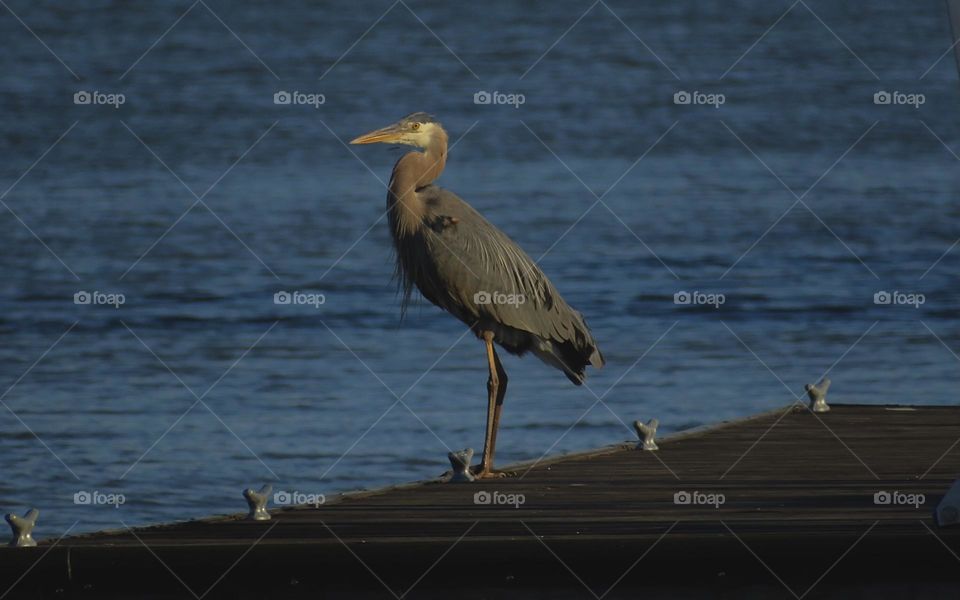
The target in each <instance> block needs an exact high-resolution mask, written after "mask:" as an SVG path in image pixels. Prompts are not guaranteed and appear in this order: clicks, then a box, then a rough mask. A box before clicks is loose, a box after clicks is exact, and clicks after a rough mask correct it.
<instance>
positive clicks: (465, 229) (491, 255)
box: [418, 186, 595, 356]
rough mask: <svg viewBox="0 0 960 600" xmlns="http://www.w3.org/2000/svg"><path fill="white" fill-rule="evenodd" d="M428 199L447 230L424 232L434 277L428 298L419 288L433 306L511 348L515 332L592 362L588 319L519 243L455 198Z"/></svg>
mask: <svg viewBox="0 0 960 600" xmlns="http://www.w3.org/2000/svg"><path fill="white" fill-rule="evenodd" d="M431 187H432V186H431ZM426 197H427V204H428V207H429V211H430V217H429V218H430V219H433V220H439V221H440V223H441V224H442V226H440V227H427V228H425V233H424V236H425V239H424V241H425V242H426V246H427V248H428V253H429V255H430V258H431V262H432V264H433V269H431V270H432V271H433V272H434V273H433V274H434V275H435V281H434V282H432V284H428V285H430V287H431V289H430V290H429V291H428V290H424V289H423V287H421V291H422V292H424V295H425V296H427V297H428V299H430V300H431V301H433V302H434V303H435V304H438V305H439V306H441V307H442V308H444V309H446V310H448V311H450V312H451V313H453V314H454V315H456V316H457V317H459V318H460V319H461V320H463V321H464V322H467V323H479V325H480V327H486V328H490V329H492V330H494V331H495V333H497V334H498V336H497V337H498V341H500V342H501V344H504V345H505V346H509V345H511V344H519V342H520V340H515V339H513V338H514V337H515V336H514V335H511V334H512V333H515V332H525V333H529V334H533V335H535V336H537V337H539V338H541V339H543V340H552V341H554V342H558V343H564V342H569V343H572V344H573V346H574V347H575V348H576V349H577V350H578V351H579V352H587V355H588V356H589V355H590V353H591V352H592V351H593V350H595V343H594V341H593V339H592V337H591V335H590V331H589V329H588V328H587V326H586V324H585V323H584V321H583V317H582V316H581V315H580V313H578V312H577V311H575V310H573V309H572V308H571V307H570V306H569V305H568V304H567V303H566V302H565V301H564V300H563V298H562V297H561V296H560V294H559V293H558V292H557V290H556V288H555V287H554V286H553V284H552V283H551V282H550V280H549V279H547V276H546V275H544V274H543V271H541V270H540V267H539V266H537V264H536V263H535V262H534V261H533V259H531V258H530V257H529V256H528V255H527V254H526V253H525V252H524V251H523V250H522V249H521V248H520V247H519V246H518V245H517V244H516V243H515V242H514V241H513V240H511V239H510V238H509V237H507V235H506V234H505V233H503V232H502V231H500V230H499V229H497V228H496V227H494V226H493V225H492V224H491V223H490V222H489V221H487V220H486V219H485V218H484V217H483V216H482V215H481V214H480V213H478V212H477V211H476V210H474V209H473V207H471V206H470V205H469V204H467V203H466V202H464V201H463V200H461V199H460V198H458V197H457V196H456V195H455V194H453V193H451V192H448V191H446V190H442V189H440V188H433V190H432V193H430V194H427V195H426ZM418 287H420V284H419V282H418ZM510 330H515V332H511V331H510ZM518 349H519V350H521V351H523V350H526V349H532V348H518Z"/></svg>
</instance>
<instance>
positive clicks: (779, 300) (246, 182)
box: [0, 0, 960, 537]
mask: <svg viewBox="0 0 960 600" xmlns="http://www.w3.org/2000/svg"><path fill="white" fill-rule="evenodd" d="M8 4H9V7H10V9H11V11H13V12H15V13H16V15H17V16H18V17H19V19H22V23H21V22H20V21H19V20H18V19H17V18H15V17H14V16H13V15H12V14H11V13H10V12H5V13H3V14H0V33H2V38H3V39H4V52H3V54H2V55H0V67H2V68H0V91H2V94H0V107H2V114H3V119H2V122H0V123H2V124H0V149H2V152H3V157H4V160H3V161H2V162H0V194H2V196H0V199H2V201H3V203H4V204H5V207H0V232H2V235H0V265H2V269H3V274H4V277H3V278H2V281H0V332H2V341H3V343H2V344H0V393H3V396H2V400H3V403H4V404H5V406H6V409H7V410H6V411H3V414H4V415H5V416H6V418H5V419H3V421H0V430H2V434H0V451H2V454H3V456H4V458H5V461H4V468H5V472H4V477H3V478H2V481H0V507H2V508H3V509H5V510H16V511H19V512H22V511H23V510H25V509H26V508H27V507H29V506H38V507H40V508H41V510H42V512H43V515H42V519H41V523H42V524H41V527H40V529H38V533H39V534H40V536H42V537H49V536H56V535H59V534H61V533H62V532H64V531H65V530H67V528H69V527H70V526H71V524H74V523H75V522H76V524H75V526H74V531H78V530H93V529H97V528H102V527H116V526H120V523H121V521H122V522H124V523H126V524H130V525H132V524H142V523H149V522H157V521H163V520H169V519H177V518H185V517H194V516H201V515H205V514H210V513H216V512H233V511H237V510H240V509H241V508H242V500H241V498H240V495H239V492H240V490H241V489H242V488H243V487H246V486H249V485H253V484H259V483H261V482H266V481H271V482H273V483H274V486H275V488H276V489H285V490H299V491H303V492H306V493H326V494H331V493H334V492H337V491H344V490H351V489H357V488H364V487H372V486H380V485H384V484H387V483H392V482H399V481H405V480H411V479H420V478H427V477H432V476H436V475H437V474H439V473H440V472H442V471H443V470H444V469H445V468H446V466H447V465H446V463H447V461H446V458H445V454H446V452H447V450H448V448H452V449H457V448H462V447H466V446H472V447H474V448H478V449H479V448H480V447H481V446H482V441H483V440H482V437H483V424H484V418H485V417H484V412H485V408H486V407H485V403H486V399H485V381H486V371H485V359H484V355H483V352H482V346H481V345H480V344H479V343H478V342H477V341H476V340H475V339H473V337H472V336H470V335H466V336H464V335H463V334H464V329H465V328H464V326H462V325H461V324H460V323H459V322H457V321H455V320H454V319H452V318H451V317H449V316H447V315H445V314H443V313H441V312H440V311H439V310H437V309H435V308H434V307H432V306H430V305H428V304H422V303H421V304H420V305H415V306H414V307H412V308H411V310H410V311H409V313H408V315H407V318H406V319H405V320H403V321H401V319H400V316H399V308H398V301H397V298H396V296H395V284H394V282H392V281H391V276H392V262H391V261H392V257H391V248H390V243H389V236H388V232H387V228H386V223H385V220H384V219H382V218H381V217H382V211H383V208H384V195H385V191H384V187H383V184H384V182H386V181H387V178H388V177H389V173H390V169H391V167H392V165H393V162H394V161H395V160H396V158H397V157H398V156H399V155H400V151H399V150H397V149H392V150H391V149H389V148H388V147H385V146H365V147H347V146H345V145H344V141H345V140H348V139H350V138H352V137H353V136H355V135H358V134H360V133H363V132H365V131H367V130H369V129H373V128H375V127H380V126H382V125H386V124H387V123H390V122H392V121H394V120H396V119H397V118H399V117H401V116H403V115H405V114H407V113H410V112H413V111H417V110H424V111H429V112H431V113H433V114H435V115H436V116H437V117H438V118H439V119H441V120H442V121H443V123H444V125H445V126H446V128H447V129H448V131H449V132H450V136H451V140H452V141H453V140H455V141H456V145H455V147H454V148H453V149H452V151H451V153H450V160H449V162H448V164H447V170H446V172H445V173H444V175H443V177H442V179H441V180H440V183H441V184H442V185H444V186H446V187H448V188H450V189H452V190H454V191H456V192H457V193H458V194H459V195H461V196H462V197H464V198H465V199H467V200H468V201H470V202H471V203H472V204H473V205H474V206H475V207H477V208H478V209H479V210H481V211H482V212H483V213H484V214H485V215H486V216H487V217H488V218H489V219H490V220H491V221H492V222H493V223H495V224H497V225H498V226H500V227H501V228H502V229H504V230H505V231H506V232H507V233H508V234H509V235H511V236H512V237H513V238H514V239H516V240H517V241H518V242H519V243H520V244H521V245H522V246H523V247H524V248H525V249H526V250H527V252H528V253H529V254H530V255H531V256H533V257H534V258H540V259H541V260H540V263H541V265H542V267H543V269H544V271H545V272H546V273H547V274H548V275H549V276H550V277H551V279H552V280H553V281H554V283H555V284H556V286H557V287H558V288H559V290H560V291H561V292H562V293H563V294H564V296H565V297H566V299H567V300H568V302H569V303H570V304H572V305H573V306H575V307H577V308H578V309H579V310H580V311H581V312H582V313H583V314H584V315H585V317H586V319H587V321H588V322H589V324H590V326H591V328H592V330H593V332H594V334H595V337H596V338H597V340H598V341H599V343H600V345H601V348H602V350H603V352H604V354H605V355H606V358H607V361H608V364H607V367H606V368H605V369H603V370H602V371H599V372H594V373H591V377H590V379H589V380H588V382H587V383H588V386H589V389H587V388H585V387H584V388H576V387H574V386H572V385H570V383H569V382H568V381H567V380H566V378H565V377H563V376H562V374H560V373H559V372H557V371H554V370H552V369H550V368H548V367H546V366H545V365H543V364H541V363H540V362H539V361H536V360H534V359H532V358H525V359H517V358H515V357H507V358H505V365H506V368H507V370H508V372H509V373H510V376H511V379H510V393H509V395H508V398H507V404H506V408H505V412H504V421H503V427H502V430H501V436H500V441H499V443H498V449H499V453H498V459H499V462H500V464H506V463H509V462H514V461H520V460H533V459H536V458H538V457H540V456H541V455H543V454H544V453H548V452H549V453H560V452H567V451H572V450H577V449H585V448H590V447H593V446H597V445H602V444H608V443H612V442H615V441H619V440H622V439H627V438H630V437H632V436H633V433H632V431H631V430H630V429H629V428H628V427H627V426H626V425H625V424H627V425H628V424H629V423H630V422H631V421H633V420H634V419H637V418H644V419H646V418H649V417H651V416H656V417H658V418H659V419H660V421H661V423H662V426H661V430H662V431H665V432H671V431H677V430H681V429H686V428H690V427H693V426H697V425H703V424H708V423H713V422H716V421H719V420H721V419H729V418H733V417H738V416H744V415H748V414H751V413H755V412H758V411H762V410H768V409H772V408H775V407H778V406H784V405H786V403H788V402H790V401H792V400H794V394H802V393H803V385H804V384H805V383H807V382H809V381H811V380H814V379H816V378H817V377H819V376H820V375H821V374H822V373H824V372H826V371H828V370H829V371H830V377H831V378H832V379H833V381H834V385H833V389H832V390H831V398H832V400H833V401H836V402H840V401H843V402H862V403H885V402H903V403H934V404H936V403H951V402H955V401H956V399H955V395H956V389H957V384H958V383H960V382H958V364H957V358H956V356H954V355H953V353H954V352H960V330H958V321H957V319H956V306H957V301H958V292H960V288H958V285H957V270H958V267H960V249H953V244H954V243H955V242H956V240H957V238H958V237H960V218H958V217H960V214H958V212H960V210H958V205H957V192H958V184H960V170H958V161H957V157H956V156H955V155H954V154H953V153H954V152H960V126H958V119H957V114H958V112H957V111H958V100H960V98H958V85H957V70H956V63H955V62H954V59H953V56H952V55H951V54H945V52H946V51H947V49H948V48H949V46H950V44H951V42H952V40H951V38H950V32H949V28H948V22H947V19H946V15H945V9H944V6H943V3H942V2H933V1H930V2H919V3H913V4H909V6H908V5H907V4H906V3H897V2H875V3H870V4H868V5H864V4H862V3H836V2H827V1H825V0H808V2H807V6H808V7H809V8H807V7H805V6H804V5H803V4H802V3H801V4H795V5H793V8H792V9H791V10H790V11H789V13H788V14H786V16H784V17H783V18H782V20H781V21H780V22H779V23H778V24H777V25H776V26H775V27H774V28H773V29H772V30H770V31H769V32H768V33H766V34H765V35H764V32H765V31H767V30H768V28H769V27H770V26H771V25H773V24H774V22H776V21H777V19H778V18H779V17H781V16H782V15H783V14H784V11H786V10H787V9H788V8H790V6H791V4H790V3H789V2H780V1H777V2H760V1H757V0H740V1H736V2H683V1H681V2H674V3H633V2H620V1H617V0H610V1H608V2H607V3H606V6H604V5H603V4H595V5H594V6H593V7H592V8H591V9H590V10H589V11H588V12H587V13H586V14H584V11H585V10H587V8H589V7H590V4H589V3H587V2H550V3H547V2H537V3H533V2H531V3H519V2H518V3H507V2H493V3H473V4H470V3H453V2H451V3H426V2H419V1H417V0H413V1H410V2H407V3H406V5H404V4H394V5H392V7H391V3H390V2H369V1H362V0H354V1H353V2H349V3H326V4H324V5H323V6H321V5H319V4H316V5H310V6H306V5H304V4H303V3H298V2H280V3H270V4H262V3H226V2H222V1H220V0H209V1H208V2H207V3H206V6H204V5H203V4H195V5H193V7H192V8H191V6H190V3H189V2H176V3H174V2H164V3H149V4H144V5H140V4H137V5H132V4H129V3H121V2H86V3H80V4H76V3H74V4H69V3H68V4H62V3H61V4H55V3H50V2H39V3H38V2H26V1H21V0H13V1H10V2H8ZM408 7H409V8H408ZM188 9H190V10H189V11H188ZM388 9H389V10H388ZM185 11H188V12H187V13H186V14H185V15H184V12H185ZM385 11H386V14H384V13H385ZM181 16H182V19H180V20H179V22H178V21H177V20H178V18H180V17H181ZM581 16H582V19H580V17H581ZM381 17H382V18H381ZM378 19H379V20H378ZM578 19H579V20H578ZM174 23H176V25H175V26H174V27H173V28H172V29H169V31H167V30H168V28H170V27H171V25H174ZM574 23H576V25H575V26H574V27H573V28H572V29H570V27H571V26H572V25H574ZM24 24H25V25H27V26H29V28H30V29H31V30H32V31H33V32H34V33H35V34H36V36H38V37H39V39H40V40H42V43H41V42H40V41H38V39H37V38H35V37H34V35H33V34H31V32H30V31H29V30H28V29H27V28H26V27H25V26H24ZM371 26H373V27H372V28H371ZM568 30H569V31H568ZM165 31H166V32H167V33H166V34H164V32H165ZM565 32H566V33H565ZM358 40H359V41H358ZM558 40H559V41H558ZM758 40H759V41H758ZM938 59H939V60H938ZM61 60H62V63H61V62H60V61H61ZM94 90H96V91H99V92H101V93H104V94H108V93H122V94H123V95H124V98H125V102H124V103H123V104H122V105H120V106H119V107H118V108H114V107H112V106H103V105H75V104H74V102H73V95H74V94H75V93H76V92H79V91H94ZM278 91H300V92H303V93H322V94H323V95H324V98H325V102H324V103H323V104H322V105H320V106H318V107H316V108H315V107H313V106H309V105H306V106H305V105H275V104H274V102H273V96H274V94H275V93H276V92H278ZM480 91H490V92H492V91H499V92H501V93H505V94H522V95H523V97H524V103H523V104H522V105H520V106H519V107H517V108H514V107H513V106H503V105H477V104H474V101H473V97H474V94H475V93H477V92H480ZM681 91H687V92H693V91H698V92H702V93H704V94H723V96H724V103H723V104H722V105H721V106H718V107H716V108H715V107H714V106H709V105H707V106H704V105H693V104H691V105H683V104H679V105H678V104H675V103H674V94H676V93H677V92H681ZM879 91H889V92H894V91H898V92H901V93H903V94H922V95H923V99H924V103H923V104H922V105H920V106H919V107H916V108H915V107H914V106H910V105H894V104H891V105H882V104H881V105H877V104H875V103H874V94H875V93H877V92H879ZM8 188H9V189H8ZM4 190H5V191H4ZM951 249H952V251H950V250H951ZM280 290H288V291H293V290H300V291H305V292H313V293H322V294H324V296H325V300H326V302H325V303H324V304H323V305H322V306H319V307H318V308H314V307H311V306H290V305H277V304H274V302H273V296H274V293H276V292H277V291H280ZM884 290H886V291H889V292H893V291H900V292H903V293H913V294H923V299H924V303H923V304H922V305H919V306H918V307H914V306H910V305H883V304H875V303H874V294H876V293H878V292H880V291H884ZM79 291H88V292H93V291H100V292H105V293H122V294H123V295H124V297H125V303H124V304H123V305H122V306H120V307H119V308H113V307H110V306H94V305H76V304H74V294H75V293H77V292H79ZM682 291H687V292H695V291H697V292H702V293H703V294H723V297H724V300H725V302H724V303H723V304H722V305H719V306H718V307H716V308H714V307H713V306H693V305H682V304H681V305H678V304H675V303H674V295H675V294H677V293H678V292H682ZM898 297H899V298H903V297H904V296H898ZM8 388H9V389H8ZM4 390H5V391H4ZM598 397H599V398H602V403H598V402H597V398H598ZM838 451H839V452H843V450H842V448H841V447H840V446H839V445H838ZM81 490H85V491H92V490H99V491H103V492H115V493H123V494H124V495H125V498H126V503H125V504H124V505H123V506H121V507H119V508H113V507H104V506H96V507H90V506H83V505H75V504H74V500H73V495H74V494H75V493H77V492H78V491H81Z"/></svg>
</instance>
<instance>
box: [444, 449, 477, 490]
mask: <svg viewBox="0 0 960 600" xmlns="http://www.w3.org/2000/svg"><path fill="white" fill-rule="evenodd" d="M447 458H449V459H450V466H451V467H453V475H451V476H450V479H448V480H447V481H448V482H457V483H462V482H470V481H473V480H475V479H476V477H474V476H473V473H471V472H470V461H471V460H473V448H464V449H463V450H458V451H457V452H449V453H447Z"/></svg>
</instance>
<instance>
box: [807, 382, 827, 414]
mask: <svg viewBox="0 0 960 600" xmlns="http://www.w3.org/2000/svg"><path fill="white" fill-rule="evenodd" d="M803 389H805V390H807V396H809V397H810V410H812V411H813V412H817V413H822V412H829V410H830V406H828V405H827V390H828V389H830V380H829V379H827V378H826V377H824V378H823V379H821V380H820V383H818V384H817V385H813V384H812V383H808V384H807V385H805V386H803Z"/></svg>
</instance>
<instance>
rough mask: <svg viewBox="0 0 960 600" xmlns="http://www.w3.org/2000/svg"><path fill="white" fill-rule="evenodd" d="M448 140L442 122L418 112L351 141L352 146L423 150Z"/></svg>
mask: <svg viewBox="0 0 960 600" xmlns="http://www.w3.org/2000/svg"><path fill="white" fill-rule="evenodd" d="M442 134H443V138H444V139H445V138H446V135H445V134H444V131H443V127H441V126H440V122H439V121H437V120H436V119H434V118H433V117H432V116H430V115H428V114H427V113H422V112H417V113H413V114H412V115H407V116H405V117H404V118H402V119H400V120H399V121H397V122H396V123H394V124H393V125H387V126H386V127H383V128H382V129H375V130H373V131H371V132H370V133H365V134H363V135H361V136H360V137H358V138H356V139H353V140H351V141H350V143H351V144H375V143H377V142H382V143H386V144H406V145H408V146H416V147H417V148H421V149H424V150H426V149H428V148H430V147H431V145H433V143H434V140H438V139H440V137H441V135H442Z"/></svg>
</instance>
